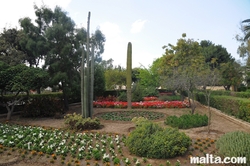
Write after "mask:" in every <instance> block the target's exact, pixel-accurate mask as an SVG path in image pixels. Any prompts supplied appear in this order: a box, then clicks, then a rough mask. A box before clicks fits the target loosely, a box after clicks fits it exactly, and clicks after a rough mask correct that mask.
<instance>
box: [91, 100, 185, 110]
mask: <svg viewBox="0 0 250 166" xmlns="http://www.w3.org/2000/svg"><path fill="white" fill-rule="evenodd" d="M93 104H94V107H96V108H127V102H114V101H95V102H94V103H93ZM187 107H189V103H188V102H186V101H144V102H132V108H187Z"/></svg>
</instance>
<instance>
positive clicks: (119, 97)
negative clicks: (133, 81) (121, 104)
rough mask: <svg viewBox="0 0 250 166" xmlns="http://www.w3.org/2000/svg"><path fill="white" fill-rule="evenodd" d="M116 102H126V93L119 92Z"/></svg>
mask: <svg viewBox="0 0 250 166" xmlns="http://www.w3.org/2000/svg"><path fill="white" fill-rule="evenodd" d="M118 101H127V93H126V92H121V93H120V95H119V96H118Z"/></svg>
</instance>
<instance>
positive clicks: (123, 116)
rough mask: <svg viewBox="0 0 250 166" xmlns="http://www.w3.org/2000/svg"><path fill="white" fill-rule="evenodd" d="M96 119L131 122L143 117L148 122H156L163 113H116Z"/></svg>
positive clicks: (104, 114)
mask: <svg viewBox="0 0 250 166" xmlns="http://www.w3.org/2000/svg"><path fill="white" fill-rule="evenodd" d="M97 117H98V118H100V119H104V120H117V121H131V120H132V119H133V118H134V117H144V118H147V119H148V120H156V119H159V118H162V117H164V114H163V113H160V112H149V111H137V110H131V111H117V112H105V113H100V114H98V115H97Z"/></svg>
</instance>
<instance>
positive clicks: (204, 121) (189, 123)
mask: <svg viewBox="0 0 250 166" xmlns="http://www.w3.org/2000/svg"><path fill="white" fill-rule="evenodd" d="M164 123H165V124H166V125H170V126H172V127H177V128H179V129H189V128H194V127H201V126H207V125H208V117H207V115H199V114H185V115H182V116H180V117H177V116H168V117H167V118H166V120H165V122H164Z"/></svg>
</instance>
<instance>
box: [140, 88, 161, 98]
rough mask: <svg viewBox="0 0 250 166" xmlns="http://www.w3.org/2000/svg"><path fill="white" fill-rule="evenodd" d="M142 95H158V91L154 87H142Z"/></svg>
mask: <svg viewBox="0 0 250 166" xmlns="http://www.w3.org/2000/svg"><path fill="white" fill-rule="evenodd" d="M143 96H147V97H148V96H159V91H158V90H157V89H156V88H155V87H152V86H150V87H146V88H143Z"/></svg>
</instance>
